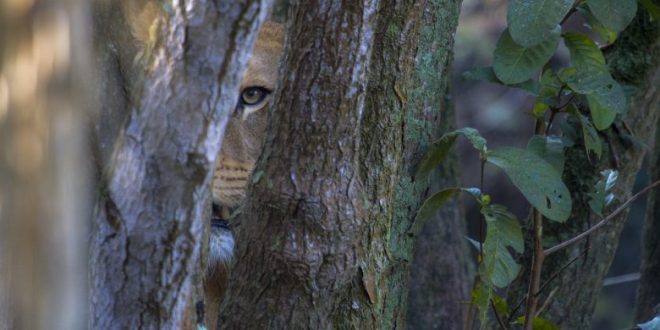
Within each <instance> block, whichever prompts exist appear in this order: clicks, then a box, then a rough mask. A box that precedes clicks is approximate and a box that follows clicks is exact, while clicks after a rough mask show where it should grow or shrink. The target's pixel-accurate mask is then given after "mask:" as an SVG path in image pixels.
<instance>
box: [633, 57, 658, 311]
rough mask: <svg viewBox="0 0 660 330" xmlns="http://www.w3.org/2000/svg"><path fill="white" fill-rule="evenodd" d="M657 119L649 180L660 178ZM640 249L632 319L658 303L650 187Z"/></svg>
mask: <svg viewBox="0 0 660 330" xmlns="http://www.w3.org/2000/svg"><path fill="white" fill-rule="evenodd" d="M654 80H655V88H658V86H660V70H656V74H655V79H654ZM658 104H660V101H657V102H656V103H655V107H656V110H655V111H656V112H657V111H660V106H659V105H658ZM658 125H660V119H659V120H658V124H656V132H655V146H654V151H653V153H652V154H651V155H650V157H649V163H650V171H649V174H650V181H651V182H655V181H657V180H660V130H657V127H658ZM642 236H643V238H644V240H643V245H642V247H643V249H642V266H641V270H640V273H641V278H640V281H639V288H638V289H637V304H636V305H637V306H636V310H635V320H636V321H637V322H643V321H647V320H648V319H651V318H652V317H653V316H655V313H657V312H658V310H657V309H655V310H654V308H655V307H656V306H658V304H660V281H658V274H660V239H659V237H660V192H658V190H657V189H656V190H654V191H651V192H650V193H649V196H648V203H647V206H646V222H645V223H644V229H643V230H642Z"/></svg>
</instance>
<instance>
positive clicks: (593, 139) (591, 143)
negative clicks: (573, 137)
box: [575, 111, 603, 159]
mask: <svg viewBox="0 0 660 330" xmlns="http://www.w3.org/2000/svg"><path fill="white" fill-rule="evenodd" d="M575 115H576V116H578V118H580V125H581V126H582V137H583V138H584V148H585V151H586V152H587V157H588V158H591V153H592V152H593V153H594V154H596V157H597V158H598V159H600V157H601V156H602V154H603V145H602V144H601V142H600V138H599V137H598V131H596V128H594V125H592V124H591V122H590V121H589V119H588V118H587V117H585V116H584V115H582V114H581V113H579V112H578V111H575Z"/></svg>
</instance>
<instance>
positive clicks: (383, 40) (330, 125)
mask: <svg viewBox="0 0 660 330" xmlns="http://www.w3.org/2000/svg"><path fill="white" fill-rule="evenodd" d="M439 3H444V4H447V5H448V6H450V5H449V4H450V3H451V4H452V5H451V6H450V8H452V10H450V11H449V14H447V16H448V17H449V19H448V22H447V23H446V24H447V25H445V29H446V30H445V31H453V27H455V21H456V19H457V18H456V17H455V16H453V15H454V14H457V10H456V6H457V5H458V3H457V2H456V1H453V2H448V1H445V2H435V3H434V5H433V6H432V7H430V8H434V9H435V10H440V9H445V8H444V7H442V8H441V7H439V6H438V4H439ZM426 4H427V1H386V0H383V1H378V0H362V1H351V2H329V1H321V0H316V1H304V2H299V3H297V4H295V5H294V7H293V11H292V12H293V23H292V26H291V27H290V30H289V33H288V35H289V36H290V38H289V39H288V44H287V55H285V63H283V66H284V71H283V76H282V79H281V85H280V89H279V91H278V92H277V95H276V96H275V104H274V106H273V112H272V113H271V121H270V126H269V130H268V133H267V139H266V143H265V150H264V153H263V154H262V157H261V159H260V161H259V163H258V165H257V168H256V170H255V173H254V176H253V177H254V179H253V186H252V187H251V191H250V192H249V193H248V196H249V197H248V200H247V202H246V205H245V207H244V209H243V214H242V215H241V216H240V218H241V224H240V226H239V227H238V230H237V232H236V237H237V238H236V241H237V251H236V264H235V266H234V269H233V270H232V278H231V280H230V287H229V292H228V294H227V301H226V302H225V306H224V308H223V314H222V321H221V322H222V325H223V326H225V327H227V328H230V329H234V328H236V329H243V328H245V329H252V328H314V329H327V328H364V329H371V328H401V327H404V326H405V319H406V315H405V312H406V308H405V307H406V304H405V303H406V298H407V295H408V286H407V282H408V272H409V268H408V264H409V263H410V262H411V260H412V251H413V243H414V238H415V235H416V233H415V232H413V231H412V230H411V229H412V228H413V226H412V219H413V216H414V214H415V212H416V210H417V208H418V207H419V205H420V203H421V201H422V197H423V196H424V193H425V192H426V190H427V188H428V186H427V184H426V182H413V180H412V173H413V166H414V164H416V163H417V161H418V160H419V158H420V156H421V155H422V154H423V150H424V149H425V147H426V146H427V145H428V144H429V143H430V141H431V139H432V138H433V137H434V136H435V135H436V134H437V132H438V127H437V126H436V125H435V123H437V121H438V120H439V118H440V116H439V115H440V110H441V109H444V107H443V106H444V98H443V93H444V90H445V89H440V90H439V94H438V96H437V97H438V98H436V99H434V101H424V100H423V99H422V98H423V97H424V95H433V94H432V93H433V92H434V91H436V92H437V90H433V88H434V87H436V86H441V85H439V84H438V83H437V82H429V86H428V89H426V87H427V86H422V85H416V84H417V83H419V81H420V80H422V76H421V74H422V73H425V74H428V75H433V74H437V73H438V71H439V72H444V70H445V69H444V68H442V65H447V64H448V63H449V61H448V58H449V57H448V54H447V52H449V51H450V49H449V47H448V46H447V45H448V44H449V45H450V44H451V41H446V40H443V41H442V43H435V44H433V42H432V41H430V40H427V42H428V43H427V44H425V45H424V46H423V48H422V49H423V52H422V53H419V54H418V53H417V47H418V39H419V37H420V29H421V28H422V25H423V24H424V21H423V20H422V17H424V9H425V5H426ZM427 15H431V14H427ZM433 15H439V13H435V14H433ZM427 17H428V18H429V19H430V17H432V16H427ZM424 28H426V27H424ZM425 36H427V37H428V31H426V34H425ZM434 37H438V36H434ZM436 40H437V39H436ZM434 47H435V48H434ZM423 54H426V55H427V56H423ZM416 56H417V57H416ZM415 61H418V63H423V64H420V67H421V68H427V69H429V70H430V71H427V72H416V71H415V66H416V63H415ZM426 61H429V62H428V63H425V62H426ZM435 61H440V64H438V63H435ZM437 68H442V69H437ZM435 78H436V77H434V79H435ZM446 78H448V77H447V76H445V77H442V79H440V80H439V81H440V82H442V81H444V79H446ZM248 315H249V317H246V316H248Z"/></svg>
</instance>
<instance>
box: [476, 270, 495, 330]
mask: <svg viewBox="0 0 660 330" xmlns="http://www.w3.org/2000/svg"><path fill="white" fill-rule="evenodd" d="M492 297H493V286H492V284H490V283H488V282H487V281H483V280H482V281H479V282H478V283H477V285H475V288H474V290H472V304H473V305H474V306H477V309H478V310H479V321H480V323H481V329H484V328H485V326H486V325H487V324H488V322H487V320H488V309H489V308H490V300H491V298H492Z"/></svg>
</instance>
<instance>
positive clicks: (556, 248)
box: [543, 180, 660, 257]
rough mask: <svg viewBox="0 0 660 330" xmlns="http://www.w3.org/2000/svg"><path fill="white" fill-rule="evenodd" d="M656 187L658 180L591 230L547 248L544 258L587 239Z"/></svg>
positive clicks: (659, 182)
mask: <svg viewBox="0 0 660 330" xmlns="http://www.w3.org/2000/svg"><path fill="white" fill-rule="evenodd" d="M657 186H660V180H658V181H655V182H653V183H652V184H650V185H648V186H646V188H644V189H642V190H640V191H639V192H638V193H636V194H635V195H634V196H633V197H630V198H629V199H628V200H627V201H626V202H625V203H623V204H621V206H619V207H618V208H617V209H616V210H614V211H613V212H612V213H610V215H608V216H607V217H605V218H603V220H601V221H600V222H598V223H597V224H595V225H593V226H592V227H591V228H589V229H587V230H586V231H584V232H583V233H581V234H579V235H577V236H575V237H573V238H571V239H569V240H567V241H564V242H562V243H559V244H557V245H555V246H553V247H551V248H548V249H547V250H545V251H543V254H544V256H546V257H547V256H549V255H551V254H553V253H555V252H557V251H559V250H561V249H563V248H566V247H568V246H571V245H573V244H575V243H577V242H579V241H581V240H582V239H584V238H585V237H588V236H589V235H591V233H593V232H594V231H596V230H597V229H598V228H600V227H602V226H604V225H605V224H607V222H608V221H610V220H612V219H614V218H615V217H616V216H618V215H619V214H620V213H621V212H623V211H625V210H626V209H627V208H628V207H629V206H630V204H632V202H634V201H635V200H636V199H637V198H639V197H641V196H642V195H644V194H645V193H647V192H648V191H649V190H651V189H653V188H655V187H657Z"/></svg>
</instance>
